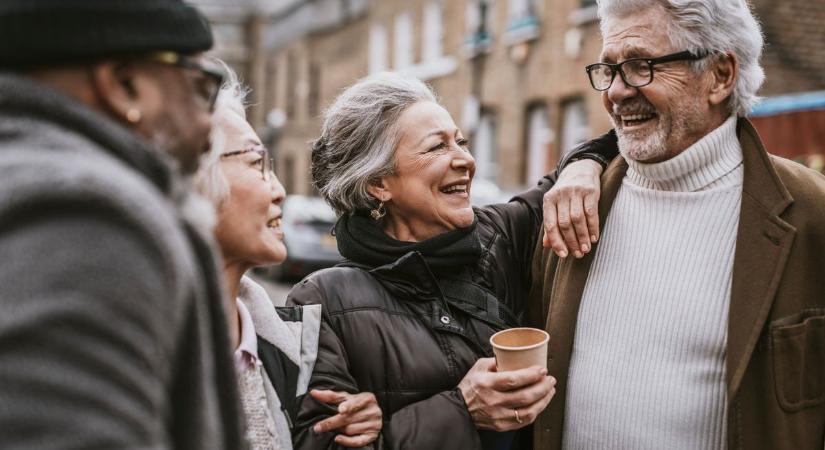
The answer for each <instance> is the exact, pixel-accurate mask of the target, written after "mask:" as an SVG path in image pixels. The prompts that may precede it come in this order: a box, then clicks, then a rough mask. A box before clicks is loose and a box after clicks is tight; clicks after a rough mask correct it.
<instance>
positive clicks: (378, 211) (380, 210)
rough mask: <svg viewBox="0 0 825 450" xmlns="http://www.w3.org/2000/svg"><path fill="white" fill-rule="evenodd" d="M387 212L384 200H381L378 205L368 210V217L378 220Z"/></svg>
mask: <svg viewBox="0 0 825 450" xmlns="http://www.w3.org/2000/svg"><path fill="white" fill-rule="evenodd" d="M386 214H387V210H386V209H385V208H384V201H383V200H381V203H379V204H378V207H377V208H375V209H373V210H371V211H370V217H372V220H379V219H381V218H382V217H384V216H385V215H386Z"/></svg>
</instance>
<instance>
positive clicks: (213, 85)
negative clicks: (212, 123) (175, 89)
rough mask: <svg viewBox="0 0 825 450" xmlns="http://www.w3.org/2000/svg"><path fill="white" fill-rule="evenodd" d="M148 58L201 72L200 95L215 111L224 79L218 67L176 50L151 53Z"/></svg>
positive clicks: (198, 85) (198, 88)
mask: <svg viewBox="0 0 825 450" xmlns="http://www.w3.org/2000/svg"><path fill="white" fill-rule="evenodd" d="M148 58H149V60H150V61H153V62H156V63H160V64H166V65H169V66H175V67H180V68H183V69H189V70H196V71H198V72H200V73H201V74H202V75H203V76H202V77H201V79H200V80H199V81H198V84H197V86H196V89H197V91H198V95H200V96H201V97H202V98H203V99H204V100H205V101H206V102H207V104H208V105H209V111H210V112H211V111H214V109H215V101H216V100H217V99H218V93H219V92H220V90H221V86H222V85H223V81H224V73H223V71H221V70H220V69H218V68H217V67H209V66H207V65H205V64H203V63H201V62H199V61H197V60H196V59H194V58H191V57H189V56H186V55H181V54H179V53H175V52H155V53H150V54H149V56H148Z"/></svg>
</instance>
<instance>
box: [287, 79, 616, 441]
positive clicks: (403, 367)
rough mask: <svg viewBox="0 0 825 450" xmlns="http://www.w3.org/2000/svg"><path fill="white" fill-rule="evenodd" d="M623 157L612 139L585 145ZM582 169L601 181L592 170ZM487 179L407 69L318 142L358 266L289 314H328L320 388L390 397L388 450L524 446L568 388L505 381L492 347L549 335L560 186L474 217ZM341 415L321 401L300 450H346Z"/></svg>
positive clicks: (526, 379) (337, 108) (518, 375)
mask: <svg viewBox="0 0 825 450" xmlns="http://www.w3.org/2000/svg"><path fill="white" fill-rule="evenodd" d="M615 153H616V148H615V140H614V139H612V135H611V136H608V137H606V138H603V139H601V140H597V141H592V142H590V143H588V144H586V145H584V146H582V147H580V148H579V149H577V150H576V154H577V156H578V157H585V158H586V157H587V155H590V157H592V158H598V159H602V158H603V157H608V158H610V157H612V156H613V155H615ZM601 154H604V155H601ZM573 166H575V167H577V169H575V170H582V171H583V172H585V173H591V175H593V176H596V177H598V175H599V173H600V172H601V167H600V166H599V165H598V164H593V162H592V161H590V160H587V161H578V162H574V163H572V166H571V167H573ZM474 174H475V159H474V158H473V156H472V155H471V153H470V151H469V148H468V142H467V140H466V139H465V137H464V135H463V134H462V132H461V131H460V130H459V129H458V127H457V126H456V125H455V123H454V122H453V120H452V118H451V117H450V114H449V113H448V112H447V111H446V110H445V109H444V108H443V107H442V106H441V105H439V104H438V101H437V100H436V97H435V95H434V94H433V92H432V91H431V90H430V88H429V87H428V86H426V85H425V84H424V83H422V82H421V81H419V80H417V79H415V78H411V77H408V76H404V75H400V74H396V73H383V74H378V75H374V76H371V77H368V78H366V79H363V80H361V81H359V82H357V83H356V84H355V85H353V86H351V87H350V88H348V89H347V90H346V91H345V92H344V93H343V94H341V96H340V97H339V98H338V99H337V100H336V101H335V102H334V103H333V105H332V106H331V107H330V108H329V109H328V110H327V112H326V115H325V121H324V124H323V128H322V132H321V136H320V138H319V139H318V140H317V141H316V142H315V143H314V145H313V149H312V177H313V180H314V182H315V186H316V187H317V188H318V190H319V191H320V193H321V195H323V196H324V198H325V199H326V200H327V201H328V202H329V204H330V205H331V206H332V207H333V208H334V209H335V211H336V212H337V213H338V215H339V220H338V223H337V224H336V226H335V235H336V238H337V240H338V248H339V250H340V251H341V254H342V255H343V256H344V257H345V258H346V261H345V262H344V263H343V264H341V265H340V266H338V267H335V268H331V269H326V270H322V271H319V272H316V273H315V274H313V275H310V276H309V277H307V278H306V279H305V280H303V281H302V282H300V283H299V284H298V285H296V286H295V287H294V288H293V290H292V292H291V293H290V294H289V297H288V303H292V304H299V305H309V304H316V303H320V304H322V305H323V306H324V310H323V320H322V326H321V337H320V341H319V350H318V360H317V363H316V366H315V370H314V373H313V376H312V378H311V380H310V383H309V384H310V387H312V388H316V389H328V390H336V391H346V392H359V391H365V392H373V393H375V395H376V396H377V398H378V402H379V404H380V406H381V409H382V410H383V416H384V427H383V429H382V431H381V436H380V438H379V440H378V441H376V448H392V449H435V448H438V449H462V450H466V449H481V448H485V449H486V448H495V449H509V448H516V447H517V446H518V445H520V444H519V442H520V441H518V440H519V439H522V438H523V437H522V436H517V435H516V433H515V430H517V429H521V428H524V427H527V426H528V425H529V424H530V423H532V422H533V420H534V419H535V417H536V416H537V415H538V414H539V413H540V412H541V411H542V410H543V409H544V408H545V407H546V406H547V404H548V403H549V402H550V400H551V398H552V397H553V394H554V392H555V390H554V384H555V380H554V379H553V378H552V377H551V376H550V375H549V374H547V371H546V370H545V369H543V368H541V367H538V366H534V367H530V368H526V369H522V370H516V371H508V372H497V371H496V368H495V360H494V359H493V358H490V356H491V355H492V350H491V347H490V344H489V338H490V336H491V335H492V334H493V333H495V332H496V331H499V330H502V329H505V328H510V327H517V326H524V325H533V326H535V325H538V324H534V323H532V322H531V319H530V317H528V316H532V314H529V311H528V309H529V306H528V305H527V302H526V300H527V293H528V290H529V288H530V280H531V274H530V265H531V261H532V258H533V253H534V251H535V250H536V248H537V246H541V243H540V239H539V238H540V235H541V227H542V202H543V198H544V196H545V193H546V192H547V191H548V190H549V189H550V188H551V187H552V186H553V184H554V182H555V180H556V176H555V174H550V175H548V176H546V177H545V178H543V179H542V180H541V181H540V182H539V184H538V186H537V187H536V188H534V189H532V190H530V191H528V192H525V193H524V194H522V195H519V196H516V197H515V198H514V199H513V200H512V201H510V202H509V203H505V204H498V205H491V206H486V207H480V208H474V207H472V206H471V205H470V193H471V190H472V183H473V176H474ZM557 197H558V198H560V199H561V200H559V201H560V202H567V205H568V206H569V205H570V204H571V198H572V196H571V195H561V196H557ZM539 314H540V312H539ZM539 314H537V315H536V316H538V315H539ZM334 414H336V410H335V409H334V408H330V407H329V406H328V405H325V404H323V403H320V402H318V401H317V400H315V399H313V398H310V397H307V398H305V399H304V400H303V401H302V402H301V405H300V408H299V412H298V420H297V423H296V432H295V434H294V438H295V443H296V448H302V449H320V448H333V447H334V445H333V439H334V438H335V434H336V433H335V430H331V429H330V428H328V426H327V424H328V423H330V422H332V423H333V424H334V423H336V420H335V419H329V418H328V417H330V416H333V415H334Z"/></svg>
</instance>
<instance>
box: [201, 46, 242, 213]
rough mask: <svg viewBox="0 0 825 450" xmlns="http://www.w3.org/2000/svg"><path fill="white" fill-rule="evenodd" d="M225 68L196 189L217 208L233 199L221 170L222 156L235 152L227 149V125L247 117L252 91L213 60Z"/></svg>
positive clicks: (229, 69) (228, 70)
mask: <svg viewBox="0 0 825 450" xmlns="http://www.w3.org/2000/svg"><path fill="white" fill-rule="evenodd" d="M212 60H213V61H214V62H215V63H216V64H218V65H220V66H221V67H222V68H223V71H224V74H225V76H226V77H225V80H224V83H223V85H222V86H221V89H220V91H219V92H218V98H217V100H216V101H215V112H214V113H212V134H210V142H211V147H210V149H209V152H207V153H206V155H204V157H203V159H202V160H201V168H200V170H198V173H197V174H196V175H195V180H194V182H195V189H196V190H197V191H198V192H199V193H200V194H201V195H203V196H205V197H206V198H208V199H209V200H211V201H212V203H213V204H214V205H215V207H216V208H220V206H221V204H222V203H223V202H224V201H225V200H226V199H227V198H228V197H229V182H228V181H227V180H226V177H224V175H223V172H221V168H220V164H219V162H220V159H221V155H223V154H224V153H227V152H230V151H233V150H235V149H230V148H226V142H227V136H226V129H224V124H226V120H225V118H226V117H227V116H228V115H229V114H237V115H239V116H241V117H243V118H246V108H245V106H244V101H245V100H246V95H247V93H248V92H249V90H248V89H247V88H246V87H245V86H244V85H243V84H242V83H241V82H240V80H239V79H238V75H237V74H236V73H235V71H233V70H232V69H231V68H230V67H229V66H228V65H227V64H226V63H224V62H223V61H221V60H219V59H217V58H212Z"/></svg>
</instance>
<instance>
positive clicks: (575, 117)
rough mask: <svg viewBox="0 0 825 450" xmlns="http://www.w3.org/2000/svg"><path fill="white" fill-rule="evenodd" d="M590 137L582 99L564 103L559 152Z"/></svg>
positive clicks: (563, 151)
mask: <svg viewBox="0 0 825 450" xmlns="http://www.w3.org/2000/svg"><path fill="white" fill-rule="evenodd" d="M589 138H590V127H589V125H588V122H587V109H586V108H585V105H584V100H582V99H573V100H569V101H567V102H565V103H564V105H563V112H562V130H561V154H562V155H564V154H566V153H567V152H569V151H570V150H572V149H573V147H575V146H576V145H578V144H580V143H582V142H584V141H586V140H587V139H589Z"/></svg>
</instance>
